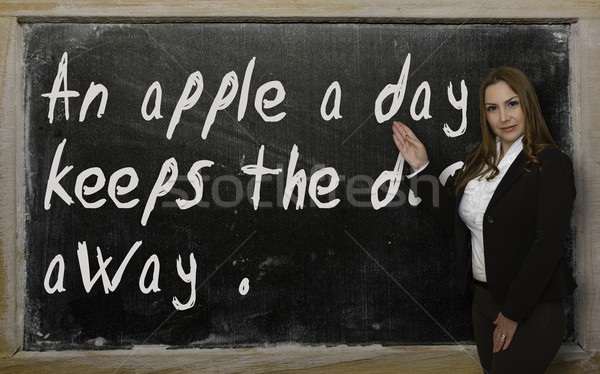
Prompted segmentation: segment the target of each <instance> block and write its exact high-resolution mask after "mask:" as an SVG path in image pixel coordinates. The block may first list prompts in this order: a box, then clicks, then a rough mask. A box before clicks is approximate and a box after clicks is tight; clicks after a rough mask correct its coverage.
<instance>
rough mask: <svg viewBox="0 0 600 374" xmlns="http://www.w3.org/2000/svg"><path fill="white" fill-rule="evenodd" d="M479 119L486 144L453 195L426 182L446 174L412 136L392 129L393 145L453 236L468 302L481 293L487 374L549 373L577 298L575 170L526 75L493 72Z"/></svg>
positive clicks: (476, 325)
mask: <svg viewBox="0 0 600 374" xmlns="http://www.w3.org/2000/svg"><path fill="white" fill-rule="evenodd" d="M479 112H480V122H481V134H482V140H481V143H480V144H479V145H478V146H477V147H476V148H475V149H474V150H473V151H471V152H470V153H469V154H468V156H467V158H466V161H465V163H464V165H463V168H462V169H461V171H460V173H459V174H458V177H457V179H456V183H455V191H454V193H444V192H445V191H444V190H443V187H442V186H441V185H439V184H438V185H432V183H431V180H432V179H433V180H435V181H437V178H427V183H419V182H418V179H419V177H420V176H421V175H435V176H437V175H439V173H438V172H437V170H435V169H434V166H433V165H430V164H429V160H428V157H427V152H426V150H425V147H424V146H423V144H422V143H421V142H420V141H419V139H418V138H417V137H416V136H415V135H414V134H413V132H412V131H411V130H410V129H409V128H408V127H407V126H405V125H404V124H402V123H400V122H394V125H393V133H394V134H393V138H394V142H395V143H396V146H397V147H398V149H399V150H400V152H401V153H402V156H403V157H404V159H405V160H406V162H407V163H408V164H409V165H410V166H411V167H412V168H413V170H416V173H413V176H414V175H418V176H419V177H416V178H415V179H413V180H411V189H413V192H415V193H416V194H417V195H418V196H419V197H421V198H422V200H423V203H424V204H425V205H426V206H428V207H429V208H430V209H431V210H432V212H433V213H434V215H435V216H436V217H437V218H438V219H439V220H440V221H441V223H443V224H445V225H449V227H450V228H451V229H452V231H453V233H454V236H455V240H456V250H457V256H456V259H457V270H458V284H459V288H460V290H461V292H462V293H466V291H467V289H468V288H469V287H468V286H469V284H472V285H473V287H472V290H473V306H472V314H473V316H472V317H473V330H474V335H475V341H476V343H477V351H478V354H479V358H480V361H481V365H482V367H483V369H484V372H486V373H493V374H498V373H511V374H514V373H528V374H529V373H543V372H544V371H545V370H546V368H547V367H548V365H550V362H551V361H552V359H553V358H554V356H555V355H556V352H557V351H558V349H559V347H560V345H561V342H562V339H563V334H564V329H565V315H564V307H563V299H564V297H565V296H566V295H568V294H569V293H570V292H572V290H573V289H574V288H575V281H574V280H573V277H572V275H571V271H570V270H569V267H568V266H567V264H566V261H565V259H564V257H563V248H564V243H565V238H566V235H567V232H568V229H569V221H570V217H571V210H572V207H573V200H574V198H575V187H574V178H573V166H572V163H571V160H570V159H569V158H568V157H567V156H566V155H565V154H563V153H561V152H560V151H559V150H558V148H557V147H556V144H555V143H554V141H553V140H552V137H551V136H550V133H549V132H548V128H547V127H546V123H545V121H544V119H543V117H542V114H541V110H540V106H539V103H538V99H537V96H536V94H535V90H534V88H533V85H532V84H531V82H530V81H529V79H528V78H527V76H526V75H525V73H523V72H522V71H521V70H519V69H517V68H514V67H509V66H502V67H498V68H494V69H492V70H490V71H489V72H488V74H487V75H486V76H485V77H484V79H483V81H482V83H481V87H480V89H479ZM413 176H411V177H413ZM436 191H442V193H441V194H439V200H438V199H437V196H434V192H436ZM436 194H437V193H436Z"/></svg>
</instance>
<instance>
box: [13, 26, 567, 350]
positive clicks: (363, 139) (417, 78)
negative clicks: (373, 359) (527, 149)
mask: <svg viewBox="0 0 600 374" xmlns="http://www.w3.org/2000/svg"><path fill="white" fill-rule="evenodd" d="M569 34H570V30H569V26H568V25H462V26H459V25H402V24H314V23H299V24H292V23H286V24H260V23H248V24H245V23H232V24H212V23H210V24H144V25H105V24H102V25H95V24H32V25H29V26H27V27H26V36H25V55H24V58H25V67H26V69H25V70H26V93H25V94H26V109H25V110H26V118H27V128H26V140H25V150H24V151H25V157H24V159H25V161H26V162H25V164H26V165H25V167H26V171H25V177H26V178H25V179H26V217H27V221H26V223H25V225H26V248H25V256H26V270H27V275H26V313H25V321H26V322H25V347H26V349H32V350H37V349H55V348H90V347H96V346H102V347H127V346H131V345H132V344H141V343H145V344H171V345H185V346H202V347H210V346H243V345H257V344H271V343H280V342H299V343H333V344H340V343H350V344H366V343H379V342H380V343H384V344H405V343H410V344H412V343H432V342H454V341H462V340H468V339H470V338H471V331H470V324H469V315H468V308H466V307H465V305H464V304H461V302H460V301H459V299H458V297H457V296H456V293H455V292H454V289H453V286H454V277H453V274H454V268H453V249H452V245H451V244H450V242H451V239H450V238H449V237H448V236H447V235H446V234H445V233H444V232H443V231H442V230H441V229H440V228H439V227H438V226H437V225H435V224H434V223H433V222H432V220H431V218H430V216H429V215H428V214H427V213H426V212H424V211H423V210H422V209H418V208H414V207H411V206H410V205H409V204H408V203H406V201H405V200H406V199H405V195H406V194H405V191H406V187H405V186H403V188H402V192H401V193H400V194H399V197H398V198H397V199H396V201H397V202H398V204H396V205H399V206H395V207H387V208H383V209H380V210H375V209H373V207H371V206H370V200H369V196H368V192H367V193H366V194H363V195H361V196H360V197H359V200H360V201H361V202H363V203H364V204H362V205H364V206H363V207H357V206H356V204H352V203H351V201H350V199H349V198H348V196H347V195H346V191H347V189H348V181H349V180H350V179H351V178H353V177H355V176H358V175H362V176H366V177H363V179H368V178H372V179H376V178H377V177H378V176H379V175H380V173H381V172H383V171H384V170H391V169H393V167H394V165H395V163H396V158H397V154H398V152H397V151H396V149H395V147H394V145H393V142H392V141H391V131H390V125H391V124H390V123H389V121H387V122H385V123H382V124H380V123H378V121H377V119H376V118H375V116H374V114H373V112H374V107H375V102H376V99H377V97H378V95H379V93H380V92H381V91H382V89H384V87H385V86H386V85H388V84H396V83H397V82H398V79H399V76H400V72H401V70H402V67H403V65H404V62H405V60H406V58H407V56H408V54H409V53H410V55H411V65H410V74H409V77H408V80H407V87H406V94H405V97H404V101H403V104H402V106H401V108H400V110H399V112H398V113H397V114H396V115H395V116H394V119H402V120H405V121H406V122H407V123H409V124H411V125H412V127H413V129H414V131H415V132H416V133H417V135H418V136H419V137H421V138H422V140H423V141H424V143H425V144H427V145H428V149H429V153H430V157H431V159H432V162H435V163H438V164H439V165H441V166H443V167H445V166H448V165H450V164H452V163H455V162H457V161H460V160H462V159H463V158H464V156H465V154H466V152H467V150H468V149H470V147H472V146H473V145H474V144H475V143H476V142H477V139H478V137H479V129H478V127H479V125H478V119H477V118H478V114H477V88H478V84H479V80H480V79H481V77H482V76H483V75H484V74H485V72H486V71H487V70H488V69H489V68H490V67H492V66H496V65H500V64H511V65H515V66H518V67H520V68H522V69H523V70H525V72H526V73H527V74H528V75H529V76H530V77H531V79H532V80H533V82H534V85H535V86H536V89H537V91H538V94H539V96H540V102H541V104H542V108H543V111H544V115H545V117H546V119H547V121H548V124H549V126H550V130H551V133H552V135H553V136H554V138H555V139H556V140H557V142H558V143H559V146H561V147H562V148H563V149H564V150H565V151H567V152H568V153H570V152H571V147H572V137H571V126H570V114H569V111H570V105H569V102H570V99H569V87H568V83H569V66H568V55H569ZM64 52H67V53H68V89H69V90H76V91H78V92H79V93H80V96H79V97H77V98H72V99H69V119H68V120H67V119H66V116H65V111H64V109H65V106H64V104H63V102H62V101H61V100H58V102H57V104H56V109H55V111H54V113H53V115H54V120H53V123H52V124H50V123H49V120H48V111H49V99H48V98H47V97H44V96H42V95H43V94H46V93H49V92H51V90H52V86H53V82H54V79H55V77H56V74H57V69H58V65H59V63H60V61H61V58H62V56H63V54H64ZM253 58H256V60H255V66H254V71H253V75H252V80H251V83H250V89H249V95H248V107H247V110H246V113H245V116H244V118H243V119H242V120H241V121H239V122H238V121H237V116H238V103H239V97H240V94H239V93H238V95H236V98H235V100H234V101H233V102H232V104H231V105H230V106H229V108H228V109H227V110H225V111H221V112H219V113H218V114H217V116H216V120H215V123H214V124H213V126H212V128H211V130H210V132H209V133H208V136H207V137H206V139H203V138H202V136H201V135H202V128H203V124H204V122H205V118H206V116H207V113H208V111H209V109H210V107H211V104H212V102H213V98H214V97H215V96H216V95H217V91H218V89H219V86H220V84H221V79H222V78H223V76H225V75H226V74H227V73H229V72H230V71H234V72H236V74H237V76H238V78H239V85H240V89H241V86H242V81H243V79H244V73H245V70H246V67H247V65H248V63H249V62H250V61H251V60H252V59H253ZM195 71H199V72H200V73H201V74H202V76H203V83H204V91H203V93H202V95H201V97H200V99H199V101H198V102H197V103H196V105H195V106H194V107H193V108H191V109H190V110H187V111H185V112H183V114H182V116H181V121H180V123H179V124H178V125H177V127H176V129H175V131H174V132H173V136H172V138H171V139H168V138H167V137H166V133H167V128H168V125H169V121H170V119H171V115H172V113H173V110H174V108H175V106H176V104H177V101H178V100H179V98H180V96H181V93H182V90H183V89H184V87H185V84H186V81H187V79H188V77H189V75H190V74H192V73H194V72H195ZM462 80H464V81H465V84H466V87H467V89H468V112H467V130H466V132H465V133H464V134H463V135H461V136H458V137H448V136H446V134H445V133H444V131H443V126H444V123H448V125H449V126H450V127H451V128H452V129H457V128H458V127H460V123H461V111H460V110H457V109H455V108H454V107H453V106H452V104H451V103H450V102H449V100H448V95H447V90H448V85H449V83H452V85H453V92H454V94H455V95H456V96H457V97H460V86H461V81H462ZM155 81H159V82H160V84H161V86H162V93H163V100H162V107H161V113H162V116H163V118H162V119H156V120H152V121H145V120H144V119H143V118H142V116H141V114H140V107H141V105H142V101H143V99H144V96H145V94H146V91H147V89H148V88H149V87H150V85H151V84H152V83H153V82H155ZM269 81H280V82H281V84H282V85H283V86H284V87H285V92H286V96H285V99H284V101H283V102H282V103H281V104H279V105H278V106H276V107H275V108H273V109H268V110H266V112H268V113H269V114H276V113H279V112H286V115H285V117H284V118H283V119H282V120H281V121H278V122H274V123H268V122H265V121H264V120H263V119H262V118H261V116H260V115H259V114H258V113H257V111H256V109H255V108H254V98H255V94H256V90H257V89H258V87H260V86H261V85H263V84H265V83H267V82H269ZM334 81H337V82H339V85H340V87H341V92H342V95H341V106H340V114H341V115H342V118H340V119H333V120H331V121H325V120H324V119H323V118H321V115H320V106H321V101H322V99H323V96H324V94H325V92H326V91H327V88H328V87H329V85H330V84H331V83H332V82H334ZM424 81H427V82H428V84H429V86H430V88H431V108H430V115H431V118H430V119H422V120H420V121H413V120H411V119H410V117H411V116H410V110H409V109H410V104H411V101H412V100H413V96H414V95H415V92H416V91H417V88H418V87H419V86H420V85H421V84H422V82H424ZM91 82H95V83H96V84H98V83H100V84H103V85H104V86H106V87H107V89H108V92H109V96H108V103H107V106H106V111H105V113H104V115H103V116H102V117H101V118H97V117H96V111H97V109H98V102H99V100H98V101H95V102H94V103H92V105H91V106H90V109H89V111H88V114H87V116H86V118H85V120H84V121H83V122H79V113H80V110H81V106H82V102H83V97H84V96H85V92H86V90H87V89H88V87H89V86H90V83H91ZM271 98H272V97H269V99H271ZM422 103H423V98H421V99H420V100H419V102H418V104H417V108H421V107H422ZM389 106H390V103H389V102H388V103H386V104H385V105H384V108H385V109H386V110H387V109H388V108H389ZM65 139H66V143H65V145H64V151H63V154H62V159H61V162H60V166H59V171H60V170H62V169H63V168H64V167H65V166H68V165H73V170H72V171H70V172H69V173H67V175H66V176H65V177H64V178H63V179H62V180H61V184H62V185H63V186H64V188H65V190H66V191H67V192H68V193H69V195H71V197H72V198H73V199H74V200H75V202H74V203H73V204H72V205H67V204H66V203H65V202H64V201H63V200H62V199H60V198H59V197H58V196H57V195H56V194H54V195H53V196H52V200H51V207H50V208H49V209H45V208H44V197H45V194H46V190H47V181H48V178H49V175H50V172H51V170H50V169H51V166H52V163H53V158H54V156H55V153H56V150H57V147H58V146H59V145H60V144H61V143H62V142H63V141H64V140H65ZM262 145H264V146H265V151H264V165H265V166H266V167H269V168H276V167H279V168H282V169H283V173H282V175H281V176H280V177H279V178H272V179H271V180H269V179H268V178H267V179H265V181H264V182H263V185H262V189H261V201H263V202H266V203H269V202H270V203H272V205H273V206H271V207H268V206H261V207H259V208H258V209H257V210H255V209H254V208H253V205H252V202H251V201H250V200H249V198H250V196H251V195H252V192H251V191H250V192H249V191H248V188H247V186H248V185H249V184H251V182H252V178H251V176H249V175H247V174H245V173H243V172H242V170H241V168H242V167H243V166H247V165H250V164H256V161H257V157H258V153H259V149H260V147H261V146H262ZM294 145H296V146H297V147H298V152H299V159H298V163H297V166H296V170H299V169H304V170H306V172H307V174H308V176H309V177H310V175H311V173H312V172H314V171H316V170H318V169H319V168H322V167H333V168H335V170H336V171H337V173H338V174H339V175H340V176H341V178H340V179H341V181H340V186H339V187H338V188H337V189H336V191H335V193H334V195H335V196H333V195H332V196H330V197H322V199H323V200H324V201H326V200H331V199H333V198H339V199H340V203H339V205H338V206H336V207H334V208H332V209H321V208H318V207H316V206H314V204H311V202H310V198H309V197H308V194H307V196H306V197H305V207H304V209H302V210H296V209H295V203H294V202H292V203H291V204H290V207H289V208H288V209H287V210H286V209H284V208H283V207H281V206H280V204H278V201H279V200H281V195H282V194H283V188H282V185H284V184H285V180H286V176H287V167H288V163H289V159H290V152H291V150H292V148H293V146H294ZM171 157H174V158H175V159H176V160H177V164H178V166H179V175H180V178H178V180H177V182H176V184H175V186H174V187H173V189H172V190H171V192H170V193H169V194H167V195H166V196H165V197H162V198H159V199H158V201H157V204H156V207H155V209H154V211H153V212H152V213H151V215H150V218H149V219H148V222H147V224H146V225H145V226H143V225H142V224H141V223H140V218H141V216H142V212H143V210H144V205H145V203H146V200H147V197H148V195H149V194H150V191H151V189H152V187H153V185H154V183H155V181H156V179H157V176H158V174H159V171H160V169H161V165H162V164H163V162H164V161H165V160H167V159H169V158H171ZM197 160H212V161H214V165H213V166H212V167H210V168H206V169H203V171H202V174H203V175H205V176H206V177H207V179H206V181H205V186H204V197H205V198H204V199H203V200H204V201H205V202H206V203H208V206H198V207H194V208H191V209H188V210H180V209H179V208H177V207H176V205H175V204H174V200H175V199H176V198H180V197H184V196H188V198H191V197H193V195H194V191H193V189H192V188H191V186H190V184H189V182H188V181H187V178H186V173H187V171H188V170H189V168H190V167H191V166H192V164H193V163H194V162H195V161H197ZM90 167H100V168H101V169H102V170H103V172H104V174H105V175H106V177H107V183H108V178H109V177H110V175H111V174H112V173H114V172H115V171H116V170H118V169H121V168H124V167H133V168H134V169H135V170H136V172H137V174H138V176H139V180H140V182H139V187H138V188H137V189H136V190H134V191H133V192H132V193H130V194H129V195H128V196H127V198H128V199H131V198H138V199H140V203H139V204H138V205H137V206H135V207H134V208H132V209H127V210H124V209H118V208H116V207H115V205H114V204H113V203H112V202H111V200H110V199H109V197H108V196H107V194H106V188H104V189H103V190H101V191H100V192H98V193H97V194H96V195H94V196H93V198H92V197H90V200H95V199H98V198H106V199H107V200H108V201H107V203H106V204H104V205H103V206H102V207H100V208H98V209H85V208H83V207H82V206H81V204H80V203H79V201H78V200H77V199H76V198H75V196H74V188H75V184H76V179H77V175H78V174H79V173H81V172H82V171H83V170H85V169H87V168H90ZM219 178H221V179H220V180H221V181H223V180H227V181H231V180H239V182H240V184H241V186H242V187H243V188H242V189H239V188H235V187H234V186H235V185H234V183H235V182H222V183H220V184H219V185H218V189H213V188H212V187H213V185H214V183H215V181H217V180H219ZM92 182H93V181H92ZM324 183H325V184H326V181H324ZM92 184H93V183H92ZM361 186H362V187H364V186H365V185H361ZM213 190H216V195H218V197H219V198H221V199H222V200H224V201H233V200H236V199H237V198H238V195H239V194H240V193H241V194H242V195H243V196H242V198H241V200H240V201H239V203H237V204H231V205H234V206H228V207H223V206H218V204H217V203H216V201H215V192H214V191H213ZM221 205H222V204H221ZM138 241H141V242H142V244H141V245H140V247H139V249H138V250H137V252H136V253H135V254H134V256H133V257H132V259H131V261H130V262H129V264H128V266H127V268H126V270H125V272H124V274H123V277H122V279H121V282H120V284H119V286H118V287H117V288H116V290H115V291H114V292H110V293H109V294H105V292H104V289H103V287H102V280H99V281H98V282H97V283H96V284H95V285H94V287H93V288H92V290H91V291H90V292H89V293H88V292H86V290H85V289H84V287H83V284H82V277H81V271H80V264H79V260H78V256H77V250H78V246H79V243H83V242H85V243H86V245H87V249H88V255H89V260H90V263H91V264H92V265H91V274H92V276H93V275H94V274H95V273H96V271H97V270H98V262H97V260H96V247H99V248H100V249H101V251H102V254H103V257H104V258H105V259H106V258H108V257H113V260H112V262H111V263H110V265H109V266H108V267H107V268H108V274H109V275H110V276H111V277H112V276H113V274H114V273H115V271H116V269H117V266H118V265H119V264H120V263H121V262H122V261H123V259H124V258H125V256H126V255H127V253H128V251H129V250H130V248H131V247H132V246H133V245H134V243H136V242H138ZM568 250H569V251H570V250H572V244H571V245H570V248H569V249H568ZM192 253H193V254H194V256H195V259H196V262H197V272H196V286H197V287H198V289H197V292H196V302H195V305H194V306H193V307H192V308H190V309H187V310H185V311H178V310H176V309H175V308H174V306H173V304H172V299H173V297H177V298H178V300H180V301H182V302H184V303H185V301H186V300H187V299H188V297H189V295H190V285H189V284H188V283H185V282H184V281H183V280H182V279H181V278H180V277H179V275H178V271H177V267H176V261H177V258H178V256H181V258H182V264H183V269H185V270H186V271H189V266H190V265H189V264H190V262H189V256H190V254H192ZM153 254H156V255H157V257H158V259H159V261H160V265H161V267H160V277H159V285H160V289H161V291H160V292H151V293H149V294H144V293H142V292H141V291H140V289H139V286H138V280H139V279H138V278H139V277H140V274H141V272H142V269H143V267H144V265H145V263H146V261H147V260H148V258H150V256H151V255H153ZM57 255H61V256H62V257H63V258H64V262H65V265H66V269H65V278H64V288H65V289H66V291H64V292H55V293H52V294H49V293H48V292H46V291H45V289H44V278H45V276H46V273H47V270H48V268H49V265H50V263H51V262H52V261H53V259H55V257H56V256H57ZM53 276H54V277H55V276H56V274H55V273H53ZM244 278H247V279H248V283H249V287H250V288H249V290H248V293H247V294H245V295H242V293H240V291H239V287H240V282H242V280H243V279H244ZM148 279H149V278H148ZM147 283H149V281H148V282H147ZM569 334H570V335H572V329H571V331H570V332H569Z"/></svg>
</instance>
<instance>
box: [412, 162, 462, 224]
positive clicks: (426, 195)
mask: <svg viewBox="0 0 600 374" xmlns="http://www.w3.org/2000/svg"><path fill="white" fill-rule="evenodd" d="M437 175H439V173H437V172H436V170H435V169H434V167H433V166H432V165H431V163H430V164H429V165H427V167H426V168H425V169H423V170H422V171H421V172H420V173H419V174H417V175H416V176H414V177H412V178H410V179H409V187H410V189H411V191H412V192H413V193H414V194H415V195H416V196H418V197H419V198H421V200H422V202H421V203H422V204H423V205H425V207H426V208H427V209H428V210H429V211H430V212H431V214H432V215H433V217H434V218H435V219H436V221H438V223H439V224H440V225H441V226H442V227H444V229H446V231H448V233H450V234H453V233H454V232H453V231H454V219H455V211H456V197H455V196H454V191H453V190H452V189H451V188H449V187H445V186H443V185H442V184H441V183H440V180H439V179H438V177H437ZM451 184H452V181H451V180H448V181H447V183H446V186H450V185H451Z"/></svg>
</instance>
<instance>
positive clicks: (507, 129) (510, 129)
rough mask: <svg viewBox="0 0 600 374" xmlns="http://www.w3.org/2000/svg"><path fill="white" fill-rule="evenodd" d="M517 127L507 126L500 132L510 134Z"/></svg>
mask: <svg viewBox="0 0 600 374" xmlns="http://www.w3.org/2000/svg"><path fill="white" fill-rule="evenodd" d="M516 127H517V125H513V126H508V127H502V128H501V130H502V131H504V132H511V131H513V130H514V129H515V128H516Z"/></svg>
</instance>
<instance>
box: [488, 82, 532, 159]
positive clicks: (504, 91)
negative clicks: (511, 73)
mask: <svg viewBox="0 0 600 374" xmlns="http://www.w3.org/2000/svg"><path fill="white" fill-rule="evenodd" d="M484 106H485V116H486V118H487V122H488V125H489V126H490V129H491V130H492V132H493V133H494V134H496V136H498V137H499V138H500V142H501V144H502V154H504V153H506V151H508V148H510V146H511V145H512V144H513V143H514V142H515V140H517V139H519V137H520V136H521V135H523V132H524V131H525V114H524V113H523V109H522V107H521V99H519V96H518V95H517V94H516V92H515V91H513V90H512V88H510V86H509V85H508V84H507V83H506V82H504V81H500V82H498V83H494V84H492V85H489V86H488V87H487V88H486V89H485V100H484Z"/></svg>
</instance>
